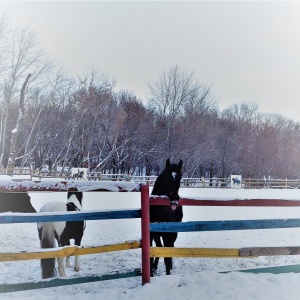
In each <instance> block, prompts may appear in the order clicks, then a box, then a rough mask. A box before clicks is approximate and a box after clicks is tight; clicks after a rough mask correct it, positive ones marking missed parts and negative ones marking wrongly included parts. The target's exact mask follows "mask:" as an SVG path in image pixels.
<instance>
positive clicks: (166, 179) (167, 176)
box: [152, 159, 182, 210]
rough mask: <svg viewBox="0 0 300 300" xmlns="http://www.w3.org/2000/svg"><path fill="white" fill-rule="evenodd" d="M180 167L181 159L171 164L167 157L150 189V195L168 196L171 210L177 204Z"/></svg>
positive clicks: (180, 175) (180, 174)
mask: <svg viewBox="0 0 300 300" xmlns="http://www.w3.org/2000/svg"><path fill="white" fill-rule="evenodd" d="M181 169H182V160H180V161H179V162H178V164H171V163H170V159H167V161H166V168H165V169H164V170H163V172H162V173H161V174H160V175H159V176H158V178H157V179H156V182H155V184H154V187H153V191H152V195H157V196H167V197H169V199H170V206H171V208H172V210H175V209H176V208H177V206H178V201H179V195H178V191H179V187H180V181H181V177H182V173H181Z"/></svg>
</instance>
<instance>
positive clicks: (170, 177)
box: [150, 159, 183, 276]
mask: <svg viewBox="0 0 300 300" xmlns="http://www.w3.org/2000/svg"><path fill="white" fill-rule="evenodd" d="M181 169H182V160H180V161H179V163H178V164H171V163H170V160H169V159H167V161H166V168H165V169H164V170H163V172H162V173H161V174H160V175H159V176H158V177H157V179H156V181H155V183H154V187H153V190H152V193H151V195H156V196H167V197H169V199H170V205H168V206H162V205H151V206H150V222H151V223H154V222H181V221H182V217H183V213H182V206H178V201H179V195H178V191H179V187H180V180H181V176H182V174H181ZM161 238H162V240H163V245H162V242H161ZM176 239H177V232H150V246H152V242H153V240H154V241H155V244H156V247H163V246H164V247H174V243H175V241H176ZM158 261H159V258H158V257H156V258H155V260H154V259H153V258H151V259H150V270H151V276H153V273H155V272H156V270H157V265H158ZM164 261H165V265H166V274H167V275H170V271H171V270H172V267H173V265H172V257H165V259H164Z"/></svg>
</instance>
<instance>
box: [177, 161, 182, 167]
mask: <svg viewBox="0 0 300 300" xmlns="http://www.w3.org/2000/svg"><path fill="white" fill-rule="evenodd" d="M177 166H178V167H179V168H180V169H181V168H182V159H181V160H180V161H179V163H178V165H177Z"/></svg>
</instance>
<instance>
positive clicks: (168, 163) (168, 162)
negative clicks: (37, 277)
mask: <svg viewBox="0 0 300 300" xmlns="http://www.w3.org/2000/svg"><path fill="white" fill-rule="evenodd" d="M170 165H171V163H170V159H169V158H168V159H167V161H166V167H167V168H169V167H170Z"/></svg>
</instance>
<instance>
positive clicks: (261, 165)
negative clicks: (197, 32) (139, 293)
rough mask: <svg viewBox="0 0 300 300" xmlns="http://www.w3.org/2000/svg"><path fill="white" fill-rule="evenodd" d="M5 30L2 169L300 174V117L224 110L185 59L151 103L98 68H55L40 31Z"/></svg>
mask: <svg viewBox="0 0 300 300" xmlns="http://www.w3.org/2000/svg"><path fill="white" fill-rule="evenodd" d="M0 29H1V30H0V33H1V34H0V59H1V61H2V64H1V66H2V69H1V70H0V82H1V94H0V95H1V98H0V105H1V108H0V165H1V167H7V166H9V164H10V163H11V161H12V160H11V157H14V158H15V159H14V160H13V162H14V166H18V167H29V166H30V167H32V168H34V169H41V168H42V167H43V166H45V165H47V166H49V168H50V170H56V169H57V168H59V169H63V170H65V171H67V170H68V169H69V168H71V167H89V168H90V170H96V171H102V172H105V171H106V172H113V173H118V172H121V173H130V174H147V175H150V174H157V173H158V172H159V171H160V170H161V168H163V167H164V165H165V161H166V159H167V158H170V159H171V160H172V161H175V162H177V161H178V160H179V159H182V160H183V162H184V176H189V177H202V176H205V177H211V176H216V177H227V176H229V175H230V174H242V175H243V177H252V178H261V177H263V176H272V177H277V178H285V177H288V178H298V177H299V170H300V139H299V135H300V124H299V123H296V122H293V121H291V120H288V119H286V118H284V117H283V116H280V115H266V114H261V113H259V111H258V106H257V105H256V104H237V105H233V106H231V107H229V108H227V109H225V110H221V109H220V108H219V107H218V104H217V101H216V100H215V97H214V95H213V93H212V89H211V87H209V86H207V85H204V84H202V83H199V82H198V81H197V79H196V78H195V76H194V74H193V72H190V71H186V70H184V69H181V68H179V67H178V66H174V67H173V68H171V69H169V70H167V71H165V72H163V73H162V74H161V75H160V76H159V78H158V79H157V81H156V82H154V83H153V84H151V85H149V91H150V95H151V97H150V99H147V101H146V99H138V98H137V97H136V96H135V94H134V92H132V91H118V92H117V85H116V83H115V82H114V80H111V79H109V78H108V77H107V76H104V75H103V74H101V73H99V72H97V71H96V70H95V69H92V70H91V71H90V72H88V73H87V74H85V75H83V76H78V77H77V78H75V79H74V78H70V77H69V76H67V75H65V74H64V73H63V71H59V72H56V74H55V75H54V74H53V67H52V66H51V64H50V63H49V62H47V61H46V60H45V59H44V55H43V54H42V53H41V52H40V51H39V50H37V49H36V44H35V43H34V36H33V35H32V33H31V32H29V31H28V30H25V31H19V32H18V34H19V36H18V35H16V32H14V35H12V34H11V32H8V31H7V30H6V27H5V22H4V21H3V22H2V26H1V28H0ZM16 37H18V38H16ZM51 71H52V73H51ZM29 73H30V74H31V76H30V77H29V80H28V84H27V86H26V90H25V101H24V107H23V109H22V106H21V101H20V95H21V87H22V86H23V87H24V82H25V79H26V78H27V79H28V74H29ZM15 134H17V135H15ZM12 136H14V137H15V138H16V142H15V144H12Z"/></svg>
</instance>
